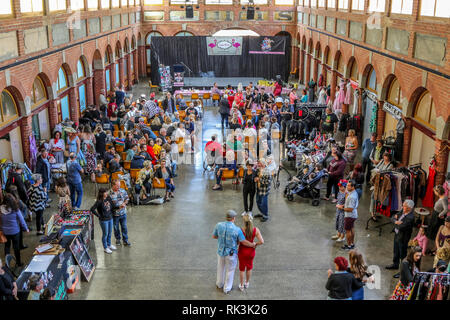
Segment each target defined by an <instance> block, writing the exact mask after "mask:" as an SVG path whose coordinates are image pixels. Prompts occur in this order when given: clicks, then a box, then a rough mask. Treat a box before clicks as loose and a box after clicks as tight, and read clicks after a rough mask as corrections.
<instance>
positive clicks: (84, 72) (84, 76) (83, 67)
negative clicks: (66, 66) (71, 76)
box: [77, 58, 87, 82]
mask: <svg viewBox="0 0 450 320" xmlns="http://www.w3.org/2000/svg"><path fill="white" fill-rule="evenodd" d="M79 64H81V70H82V71H83V76H82V77H80V76H79V75H78V70H79V69H78V65H79ZM86 77H87V74H86V65H85V63H84V61H83V59H81V58H80V59H78V61H77V82H79V81H82V80H84V79H86Z"/></svg>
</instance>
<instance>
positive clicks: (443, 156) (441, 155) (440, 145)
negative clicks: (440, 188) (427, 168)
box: [435, 138, 449, 185]
mask: <svg viewBox="0 0 450 320" xmlns="http://www.w3.org/2000/svg"><path fill="white" fill-rule="evenodd" d="M435 143H436V149H435V150H436V151H435V154H436V179H435V185H439V184H443V183H444V182H445V177H446V175H447V171H448V170H449V168H447V163H448V156H449V148H448V142H446V141H443V140H440V139H436V138H435Z"/></svg>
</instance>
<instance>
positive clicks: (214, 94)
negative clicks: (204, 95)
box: [212, 93, 220, 102]
mask: <svg viewBox="0 0 450 320" xmlns="http://www.w3.org/2000/svg"><path fill="white" fill-rule="evenodd" d="M219 100H220V94H218V93H213V95H212V101H213V102H214V101H219Z"/></svg>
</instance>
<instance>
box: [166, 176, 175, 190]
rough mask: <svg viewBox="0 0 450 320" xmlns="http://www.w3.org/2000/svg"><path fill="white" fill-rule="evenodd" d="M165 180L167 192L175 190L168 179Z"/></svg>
mask: <svg viewBox="0 0 450 320" xmlns="http://www.w3.org/2000/svg"><path fill="white" fill-rule="evenodd" d="M165 181H166V190H167V191H168V192H174V191H175V186H174V185H173V184H171V183H170V179H169V178H167V179H166V180H165Z"/></svg>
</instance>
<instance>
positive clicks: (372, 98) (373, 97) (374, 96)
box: [365, 90, 378, 102]
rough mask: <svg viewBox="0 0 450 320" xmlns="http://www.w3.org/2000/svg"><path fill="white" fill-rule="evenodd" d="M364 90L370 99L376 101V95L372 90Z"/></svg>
mask: <svg viewBox="0 0 450 320" xmlns="http://www.w3.org/2000/svg"><path fill="white" fill-rule="evenodd" d="M365 92H366V95H367V97H368V98H369V99H370V100H373V101H374V102H377V101H378V97H377V95H376V94H375V93H373V92H372V91H369V90H365Z"/></svg>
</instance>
